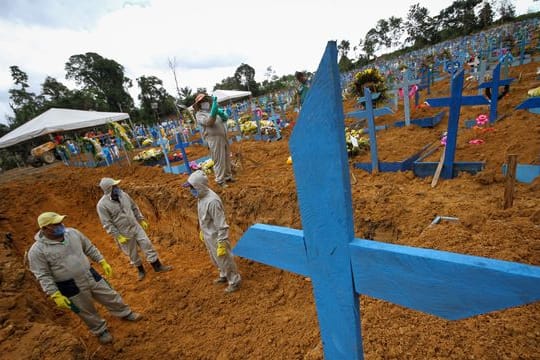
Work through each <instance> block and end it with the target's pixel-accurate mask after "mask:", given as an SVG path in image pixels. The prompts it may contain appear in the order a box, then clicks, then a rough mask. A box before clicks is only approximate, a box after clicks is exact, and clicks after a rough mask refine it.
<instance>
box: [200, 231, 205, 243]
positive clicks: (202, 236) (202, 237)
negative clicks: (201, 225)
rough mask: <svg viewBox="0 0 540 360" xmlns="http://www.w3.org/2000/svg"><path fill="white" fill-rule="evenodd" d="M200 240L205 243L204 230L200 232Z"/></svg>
mask: <svg viewBox="0 0 540 360" xmlns="http://www.w3.org/2000/svg"><path fill="white" fill-rule="evenodd" d="M199 240H201V241H202V242H203V243H204V234H203V232H202V230H201V231H199Z"/></svg>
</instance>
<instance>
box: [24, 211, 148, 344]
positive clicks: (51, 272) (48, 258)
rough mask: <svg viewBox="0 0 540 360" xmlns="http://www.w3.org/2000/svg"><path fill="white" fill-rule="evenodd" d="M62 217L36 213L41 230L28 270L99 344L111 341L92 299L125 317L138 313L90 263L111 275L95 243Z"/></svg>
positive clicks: (113, 312)
mask: <svg viewBox="0 0 540 360" xmlns="http://www.w3.org/2000/svg"><path fill="white" fill-rule="evenodd" d="M65 217H66V216H65V215H58V214H57V213H54V212H45V213H43V214H41V215H39V217H38V225H39V228H40V230H39V232H38V233H37V234H36V235H35V237H34V238H35V240H36V242H35V243H34V244H33V245H32V247H31V248H30V250H29V251H28V262H29V264H30V270H31V271H32V273H33V274H34V275H35V277H36V278H37V279H38V281H39V283H40V284H41V287H42V288H43V291H44V292H45V293H46V294H47V295H49V296H50V297H51V298H52V299H53V300H54V302H55V303H56V305H57V306H58V307H59V308H62V309H67V310H69V309H71V310H72V311H73V312H75V313H76V314H77V315H78V316H79V317H80V318H81V319H82V320H83V321H84V322H85V323H86V325H87V326H88V328H89V329H90V331H91V332H92V333H93V334H94V335H96V336H98V338H99V341H100V342H101V343H103V344H107V343H110V342H111V341H112V336H111V334H110V333H109V331H108V330H107V322H106V321H105V320H104V319H103V318H102V317H101V316H99V313H98V312H97V310H96V308H95V307H94V300H96V301H97V302H99V303H100V304H102V305H103V306H105V308H107V310H109V312H110V313H111V314H113V315H114V316H117V317H119V318H122V319H124V320H128V321H137V320H139V319H141V315H140V314H138V313H135V312H133V311H132V310H131V309H130V307H129V306H128V305H126V304H125V303H124V301H123V300H122V297H121V296H120V295H119V294H118V293H117V292H116V291H114V290H113V289H112V288H111V287H110V285H109V283H108V282H107V281H106V280H105V279H103V278H102V277H101V275H100V274H99V273H98V272H97V271H96V270H95V269H94V268H93V267H92V266H91V265H90V262H89V261H88V258H90V259H91V260H93V261H94V262H96V263H99V264H100V265H101V267H102V268H103V272H104V273H105V275H106V276H108V277H110V276H112V268H111V266H110V265H109V264H108V263H107V261H105V259H104V258H103V255H101V253H100V252H99V250H98V249H97V248H96V247H95V246H94V244H92V242H90V240H89V239H88V238H87V237H86V236H84V234H82V233H81V232H80V231H79V230H77V229H74V228H66V227H65V226H64V224H63V221H64V218H65Z"/></svg>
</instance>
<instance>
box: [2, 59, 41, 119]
mask: <svg viewBox="0 0 540 360" xmlns="http://www.w3.org/2000/svg"><path fill="white" fill-rule="evenodd" d="M9 70H10V71H11V77H12V78H13V82H14V84H15V87H13V88H11V89H9V91H8V92H9V100H10V101H9V106H10V107H11V110H12V111H13V113H14V114H15V116H14V117H9V118H8V122H9V124H10V127H11V128H12V129H14V128H16V127H18V126H20V125H22V124H24V123H25V122H27V121H28V120H31V119H32V118H33V117H35V116H37V115H38V114H39V111H40V104H39V103H38V98H37V97H36V95H35V94H34V93H32V92H29V91H28V88H29V85H28V75H27V74H26V73H25V72H24V71H22V70H21V69H19V67H18V66H10V67H9Z"/></svg>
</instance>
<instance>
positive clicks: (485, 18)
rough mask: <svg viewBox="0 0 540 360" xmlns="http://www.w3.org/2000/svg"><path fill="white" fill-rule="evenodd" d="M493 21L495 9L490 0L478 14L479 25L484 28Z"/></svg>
mask: <svg viewBox="0 0 540 360" xmlns="http://www.w3.org/2000/svg"><path fill="white" fill-rule="evenodd" d="M492 23H493V9H492V8H491V4H490V3H489V1H485V2H484V5H483V6H482V9H480V13H479V14H478V27H479V28H480V29H484V28H486V27H488V26H490V25H491V24H492Z"/></svg>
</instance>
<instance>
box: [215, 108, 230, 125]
mask: <svg viewBox="0 0 540 360" xmlns="http://www.w3.org/2000/svg"><path fill="white" fill-rule="evenodd" d="M217 114H218V115H219V117H220V118H221V120H222V121H223V122H225V121H227V120H229V117H228V116H227V114H226V113H225V111H223V110H221V109H219V110H218V111H217Z"/></svg>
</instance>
